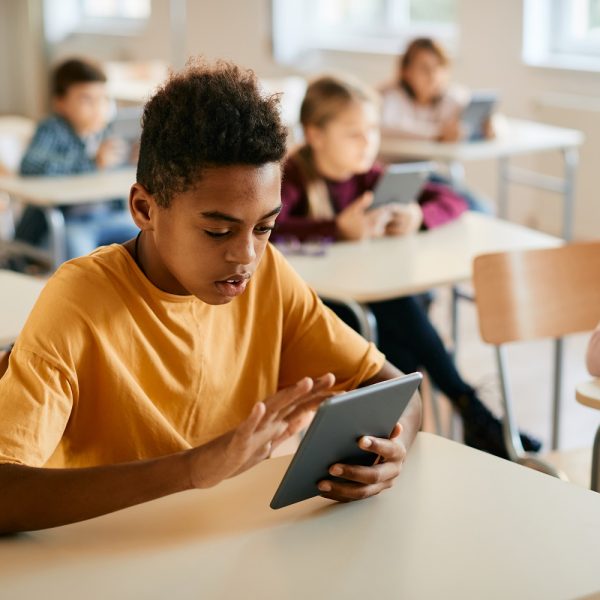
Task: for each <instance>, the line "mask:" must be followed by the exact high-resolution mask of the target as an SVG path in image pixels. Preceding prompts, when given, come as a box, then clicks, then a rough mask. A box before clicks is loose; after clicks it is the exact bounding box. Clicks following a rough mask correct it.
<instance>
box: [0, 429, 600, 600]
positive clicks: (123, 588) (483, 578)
mask: <svg viewBox="0 0 600 600" xmlns="http://www.w3.org/2000/svg"><path fill="white" fill-rule="evenodd" d="M288 460H289V458H288V457H283V458H280V459H273V460H270V461H266V462H264V463H262V464H261V465H259V466H258V467H256V468H254V469H253V470H251V471H249V472H247V473H245V474H243V475H242V476H240V477H237V478H234V479H231V480H228V481H226V482H224V483H223V484H221V485H220V486H218V487H216V488H213V489H210V490H204V491H197V492H186V493H182V494H178V495H176V496H171V497H167V498H163V499H161V500H157V501H155V502H151V503H148V504H145V505H142V506H138V507H133V508H130V509H126V510H123V511H121V512H118V513H114V514H112V515H107V516H105V517H100V518H97V519H93V520H91V521H88V522H85V523H80V524H76V525H70V526H67V527H61V528H58V529H54V530H46V531H42V532H37V533H32V534H28V535H23V536H19V537H15V538H8V539H2V538H0V597H2V598H7V599H8V598H10V599H11V600H18V599H21V598H45V599H47V600H53V599H60V600H63V599H64V598H86V599H89V600H93V599H95V598H99V599H100V598H101V599H103V600H104V599H105V598H111V599H113V600H117V599H120V598H156V599H162V598H178V599H180V598H181V599H186V598H193V599H196V598H203V599H206V600H211V599H213V598H219V599H223V600H224V599H230V598H252V599H254V598H265V599H271V598H277V599H280V600H290V599H302V600H304V599H306V598H335V599H337V598H340V599H342V598H343V599H344V600H346V599H355V598H356V599H361V600H364V598H369V597H379V598H409V599H410V600H419V599H429V598H431V599H435V600H438V599H440V598H443V599H444V600H452V599H460V600H465V599H467V600H468V599H471V598H473V599H481V598H485V599H486V600H494V599H502V600H505V599H506V598H527V599H528V600H536V599H538V598H539V599H543V600H552V599H561V600H564V599H565V598H576V597H580V596H582V595H584V594H590V593H592V592H595V591H598V590H600V570H598V568H597V563H598V561H597V556H598V554H599V553H600V538H599V536H598V531H600V500H599V499H598V496H597V495H596V494H595V493H593V492H591V491H589V490H584V489H582V488H579V487H577V486H572V485H570V484H566V483H564V482H562V481H559V480H556V479H554V478H552V477H548V476H546V475H542V474H540V473H537V472H535V471H532V470H530V469H526V468H524V467H521V466H518V465H515V464H512V463H509V462H508V461H504V460H501V459H498V458H495V457H493V456H489V455H486V454H483V453H481V452H478V451H476V450H473V449H471V448H468V447H465V446H462V445H459V444H456V443H454V442H450V441H448V440H445V439H443V438H438V437H436V436H433V435H430V434H424V433H421V434H419V436H418V437H417V440H416V442H415V445H414V446H413V449H412V451H411V453H410V455H409V458H408V460H407V462H406V465H405V468H404V471H403V473H402V475H401V477H400V478H399V480H398V481H397V483H396V485H395V486H394V488H392V489H391V490H388V491H387V492H384V493H383V494H381V495H380V496H378V497H376V498H372V499H370V500H367V501H363V502H357V503H353V504H346V505H343V504H333V503H330V502H328V501H325V500H323V499H321V498H315V499H313V500H309V501H306V502H302V503H300V504H297V505H294V506H292V507H288V508H285V509H281V510H279V511H272V510H271V509H270V508H269V507H268V503H269V500H270V498H271V496H272V494H273V492H274V490H275V488H276V486H277V483H278V481H279V479H280V477H281V475H282V473H283V471H284V469H285V467H286V465H287V463H288Z"/></svg>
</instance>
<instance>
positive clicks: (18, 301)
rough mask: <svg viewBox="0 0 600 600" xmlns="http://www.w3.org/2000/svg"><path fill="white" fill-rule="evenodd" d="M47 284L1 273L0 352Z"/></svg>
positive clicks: (11, 340) (27, 277) (14, 334)
mask: <svg viewBox="0 0 600 600" xmlns="http://www.w3.org/2000/svg"><path fill="white" fill-rule="evenodd" d="M45 284H46V281H45V280H44V279H38V278H35V277H31V276H29V275H22V274H21V273H13V272H12V271H0V350H1V349H2V348H4V347H6V346H8V345H9V344H12V343H13V342H14V341H15V340H16V339H17V336H18V335H19V332H20V331H21V329H22V328H23V325H24V324H25V321H26V320H27V317H28V316H29V313H30V312H31V309H32V308H33V305H34V304H35V301H36V300H37V297H38V296H39V294H40V292H41V291H42V288H43V287H44V285H45ZM0 594H1V592H0Z"/></svg>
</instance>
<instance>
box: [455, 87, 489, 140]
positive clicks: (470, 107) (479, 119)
mask: <svg viewBox="0 0 600 600" xmlns="http://www.w3.org/2000/svg"><path fill="white" fill-rule="evenodd" d="M497 102H498V94H496V92H476V93H474V94H473V95H472V96H471V101H470V102H469V104H467V106H466V107H465V109H464V110H463V112H462V114H461V116H460V121H461V125H462V127H463V130H464V132H465V139H466V140H468V141H476V140H482V139H484V138H485V131H484V127H485V122H486V121H487V120H488V119H489V118H490V117H491V115H492V112H493V110H494V107H495V106H496V103H497Z"/></svg>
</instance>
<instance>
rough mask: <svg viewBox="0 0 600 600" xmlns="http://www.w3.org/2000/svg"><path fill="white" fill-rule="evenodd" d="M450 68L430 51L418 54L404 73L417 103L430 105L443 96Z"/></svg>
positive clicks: (403, 75) (403, 77) (403, 76)
mask: <svg viewBox="0 0 600 600" xmlns="http://www.w3.org/2000/svg"><path fill="white" fill-rule="evenodd" d="M448 76H449V72H448V67H446V66H444V65H443V64H442V62H441V61H440V59H439V58H438V56H437V55H436V54H434V53H433V52H430V51H428V50H421V51H419V52H417V53H416V54H415V55H414V56H413V58H412V60H411V61H410V63H409V65H408V66H407V67H406V68H405V69H404V70H403V71H402V79H403V80H404V81H405V82H406V83H407V84H408V85H409V86H410V87H411V89H412V90H413V92H414V94H415V96H416V98H417V101H419V102H422V103H429V102H432V101H433V100H435V98H437V97H439V96H440V95H441V94H443V92H444V90H445V89H446V86H447V84H448Z"/></svg>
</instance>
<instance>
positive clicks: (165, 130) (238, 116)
mask: <svg viewBox="0 0 600 600" xmlns="http://www.w3.org/2000/svg"><path fill="white" fill-rule="evenodd" d="M142 127H143V129H142V139H141V146H140V155H139V161H138V167H137V181H138V182H139V183H140V184H142V185H143V186H144V187H145V188H146V189H147V190H148V192H149V193H151V194H152V195H154V196H155V198H156V200H157V203H158V204H159V206H162V207H165V208H166V207H168V206H169V203H170V201H171V199H172V197H173V194H177V193H182V192H185V191H187V190H188V189H190V188H191V187H192V186H193V185H194V183H195V182H197V181H198V179H199V178H200V177H201V176H202V171H203V170H204V169H206V168H211V167H220V166H229V165H256V166H261V165H264V164H266V163H269V162H279V161H281V160H282V159H283V157H284V155H285V150H286V148H285V141H286V131H285V127H284V126H283V124H282V123H281V120H280V116H279V96H278V95H274V96H268V97H266V96H264V95H263V94H262V93H261V90H260V88H259V86H258V83H257V80H256V76H255V75H254V73H253V72H252V71H247V70H243V69H241V68H240V67H238V66H236V65H234V64H233V63H230V62H226V61H219V62H217V63H215V64H214V65H210V64H208V63H206V62H205V61H203V60H201V59H195V60H192V61H190V62H188V64H187V66H186V68H185V69H184V70H183V71H181V72H180V73H175V74H173V75H171V77H170V78H169V80H168V81H167V82H166V83H165V84H164V85H163V86H162V87H161V88H160V89H159V90H158V91H157V92H156V94H155V95H154V96H153V97H152V98H151V99H150V100H149V101H148V103H147V104H146V106H145V108H144V115H143V117H142Z"/></svg>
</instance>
